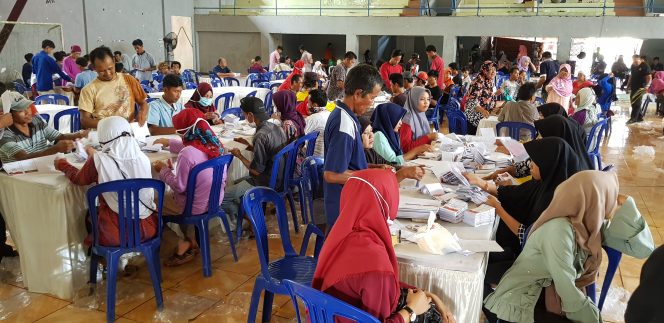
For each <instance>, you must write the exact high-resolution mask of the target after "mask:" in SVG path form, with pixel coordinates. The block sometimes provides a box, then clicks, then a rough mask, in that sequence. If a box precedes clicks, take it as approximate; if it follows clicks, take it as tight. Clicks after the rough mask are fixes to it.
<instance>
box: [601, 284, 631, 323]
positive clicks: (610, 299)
mask: <svg viewBox="0 0 664 323" xmlns="http://www.w3.org/2000/svg"><path fill="white" fill-rule="evenodd" d="M630 296H631V294H630V293H629V292H628V291H626V290H625V289H623V288H620V287H612V288H610V289H609V293H608V294H607V295H606V300H605V301H604V306H603V307H602V319H603V320H604V321H605V322H606V321H610V322H615V323H620V322H625V310H626V309H627V302H628V301H629V298H630Z"/></svg>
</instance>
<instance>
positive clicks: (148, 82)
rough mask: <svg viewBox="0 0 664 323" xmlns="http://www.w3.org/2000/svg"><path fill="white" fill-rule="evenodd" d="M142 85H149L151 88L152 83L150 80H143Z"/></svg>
mask: <svg viewBox="0 0 664 323" xmlns="http://www.w3.org/2000/svg"><path fill="white" fill-rule="evenodd" d="M141 84H143V85H147V86H150V81H148V80H142V81H141Z"/></svg>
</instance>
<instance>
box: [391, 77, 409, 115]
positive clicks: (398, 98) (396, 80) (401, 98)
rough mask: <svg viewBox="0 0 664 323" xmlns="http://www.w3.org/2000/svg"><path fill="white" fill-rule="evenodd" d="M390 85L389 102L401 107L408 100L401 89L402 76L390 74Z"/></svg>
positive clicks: (402, 88)
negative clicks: (390, 95)
mask: <svg viewBox="0 0 664 323" xmlns="http://www.w3.org/2000/svg"><path fill="white" fill-rule="evenodd" d="M390 83H392V88H390V91H392V97H391V98H390V101H391V102H392V103H396V104H398V105H400V106H402V107H403V106H404V105H405V104H406V99H407V98H408V97H407V96H406V93H405V92H406V90H405V89H404V87H403V75H401V74H399V73H392V74H390Z"/></svg>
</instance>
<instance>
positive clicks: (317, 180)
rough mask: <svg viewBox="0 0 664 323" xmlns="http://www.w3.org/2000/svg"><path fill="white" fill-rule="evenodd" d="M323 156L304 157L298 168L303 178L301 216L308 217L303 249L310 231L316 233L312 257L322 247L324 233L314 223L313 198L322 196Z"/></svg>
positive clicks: (305, 247) (307, 241)
mask: <svg viewBox="0 0 664 323" xmlns="http://www.w3.org/2000/svg"><path fill="white" fill-rule="evenodd" d="M324 163H325V161H324V159H323V158H320V157H315V156H309V157H307V158H305V159H304V161H303V162H302V165H300V170H301V172H302V178H303V186H304V189H303V192H304V201H305V202H306V205H305V206H304V207H303V208H302V209H301V211H302V216H303V217H305V218H306V219H308V221H309V223H308V224H307V229H306V231H305V233H304V240H303V241H302V243H303V247H302V248H303V249H304V250H306V249H307V244H308V243H309V238H310V237H311V234H312V233H315V234H316V235H318V237H316V248H315V249H314V257H318V254H319V253H320V250H321V249H322V248H323V242H324V237H325V234H324V233H323V232H322V231H320V229H319V228H318V227H316V225H315V223H314V199H315V198H316V197H322V196H323V164H324Z"/></svg>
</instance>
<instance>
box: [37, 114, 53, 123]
mask: <svg viewBox="0 0 664 323" xmlns="http://www.w3.org/2000/svg"><path fill="white" fill-rule="evenodd" d="M39 117H41V118H42V120H44V122H46V124H48V121H49V120H51V115H50V114H48V113H41V114H39Z"/></svg>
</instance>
